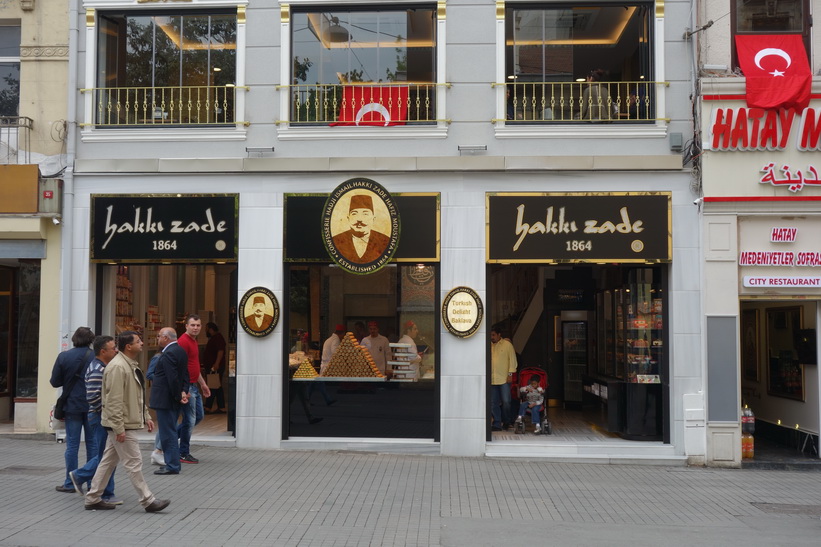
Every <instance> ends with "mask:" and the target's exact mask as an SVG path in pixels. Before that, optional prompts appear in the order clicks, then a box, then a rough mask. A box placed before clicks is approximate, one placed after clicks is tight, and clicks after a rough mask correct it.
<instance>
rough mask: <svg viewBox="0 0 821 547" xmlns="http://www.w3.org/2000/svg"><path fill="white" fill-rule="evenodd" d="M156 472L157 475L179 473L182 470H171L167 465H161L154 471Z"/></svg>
mask: <svg viewBox="0 0 821 547" xmlns="http://www.w3.org/2000/svg"><path fill="white" fill-rule="evenodd" d="M154 474H155V475H179V474H180V472H179V471H171V470H170V469H168V468H167V467H165V466H163V467H160V468H159V469H157V470H156V471H154Z"/></svg>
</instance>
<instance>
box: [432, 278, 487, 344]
mask: <svg viewBox="0 0 821 547" xmlns="http://www.w3.org/2000/svg"><path fill="white" fill-rule="evenodd" d="M484 314H485V312H484V307H483V306H482V299H481V298H479V295H478V294H477V293H476V291H474V290H473V289H471V288H469V287H455V288H454V289H451V291H450V292H449V293H448V295H447V296H446V297H445V300H444V301H443V302H442V322H443V323H444V324H445V328H447V329H448V332H449V333H451V334H453V335H455V336H458V337H460V338H467V337H468V336H472V335H473V334H474V333H475V332H476V331H477V330H479V326H480V325H481V324H482V318H483V317H484Z"/></svg>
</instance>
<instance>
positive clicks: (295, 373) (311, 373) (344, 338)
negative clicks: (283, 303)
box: [287, 264, 438, 438]
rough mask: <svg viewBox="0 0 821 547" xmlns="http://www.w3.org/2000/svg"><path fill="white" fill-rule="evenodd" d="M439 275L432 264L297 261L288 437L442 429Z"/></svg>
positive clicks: (427, 434) (431, 433) (423, 433)
mask: <svg viewBox="0 0 821 547" xmlns="http://www.w3.org/2000/svg"><path fill="white" fill-rule="evenodd" d="M436 275H437V269H436V266H433V265H416V264H413V265H390V266H387V267H385V268H383V269H382V270H380V271H378V272H376V273H373V274H370V275H364V276H362V275H354V274H349V273H346V272H344V271H342V270H341V269H340V268H331V267H329V266H320V265H311V266H305V265H293V266H291V268H290V272H289V277H288V278H289V285H290V287H289V298H290V305H289V307H288V309H289V316H288V324H287V328H288V332H289V335H290V339H289V342H288V344H289V348H290V352H291V356H290V359H289V361H290V364H289V371H288V372H289V375H290V377H291V381H290V382H289V384H288V390H289V393H288V401H289V414H290V416H289V429H288V435H289V436H307V437H323V436H334V437H384V438H434V437H436V435H437V430H438V426H437V423H436V414H437V411H436V409H437V408H438V404H437V402H436V389H435V382H436V348H435V347H434V344H433V343H432V341H433V340H434V339H435V336H434V334H435V333H436V331H437V328H438V323H437V322H438V315H437V313H436V290H435V288H436ZM337 324H341V325H342V326H343V329H344V331H345V332H343V333H340V334H341V336H340V337H337V334H336V333H335V332H334V331H335V326H336V325H337ZM383 337H384V339H383ZM385 339H386V340H385ZM337 340H339V342H338V346H337V349H335V350H334V351H332V350H331V347H332V345H331V344H332V342H333V343H334V344H336V341H337ZM391 344H393V345H391ZM362 347H369V348H370V349H369V350H368V355H369V356H370V357H371V358H372V359H373V363H374V364H373V366H375V367H376V368H377V369H378V370H380V372H382V371H384V372H383V374H382V377H380V376H377V375H375V374H373V369H372V368H370V365H369V364H368V361H367V356H366V355H365V354H364V352H363V350H362ZM326 352H327V353H326ZM320 371H324V376H321V377H316V376H315V375H316V374H317V373H318V372H320ZM387 407H390V409H391V410H390V412H389V416H386V415H385V412H384V409H385V408H387ZM318 420H321V421H322V422H323V426H322V427H321V428H317V427H314V424H316V423H318V422H317V421H318Z"/></svg>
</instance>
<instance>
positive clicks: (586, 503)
mask: <svg viewBox="0 0 821 547" xmlns="http://www.w3.org/2000/svg"><path fill="white" fill-rule="evenodd" d="M142 448H143V456H144V458H143V461H144V463H145V465H144V467H143V470H144V472H145V476H146V480H147V482H148V484H149V486H150V487H151V489H152V490H153V492H154V493H155V495H157V496H158V497H160V498H170V499H171V505H170V506H169V507H168V509H166V510H165V511H163V512H162V513H157V514H148V513H145V512H144V511H143V509H142V508H141V507H140V505H139V504H138V503H137V496H136V493H135V491H134V489H133V487H132V486H131V484H130V482H129V481H128V479H127V477H126V475H125V473H124V472H123V470H122V468H121V467H120V468H118V470H117V475H116V481H117V486H116V493H117V495H118V496H119V497H121V498H123V500H124V501H125V503H124V505H121V506H119V507H118V508H117V509H115V510H114V511H85V510H84V507H83V500H82V498H81V497H80V496H79V495H77V494H62V493H58V492H55V491H54V487H55V486H57V485H58V484H60V483H61V481H62V479H63V476H64V470H63V451H64V445H62V444H57V443H55V442H53V441H45V440H32V439H20V438H0V545H81V546H92V545H107V546H111V545H118V546H119V545H177V544H182V545H197V544H207V545H212V546H213V545H273V546H280V545H281V546H312V547H313V546H322V547H325V546H357V547H358V546H363V545H374V546H377V545H378V546H382V545H397V546H405V545H409V546H468V545H469V546H485V545H487V546H496V545H499V546H501V545H505V546H507V545H511V546H513V545H516V546H519V545H521V546H525V545H562V546H564V545H608V546H610V545H613V546H635V545H654V546H657V545H665V546H666V545H673V546H677V545H681V546H685V545H686V546H693V545H744V546H758V545H762V546H763V545H766V546H772V545H779V546H781V545H813V546H817V545H819V544H821V520H819V517H821V473H817V472H795V471H767V470H733V469H727V470H724V469H705V468H684V467H657V466H640V465H633V466H630V465H596V464H572V463H550V462H545V461H534V460H520V459H489V458H452V457H441V456H419V455H408V456H405V455H396V454H376V453H366V452H352V451H344V452H343V451H316V452H312V451H311V452H309V451H284V450H245V449H238V448H217V447H205V446H197V447H195V448H196V451H195V452H194V454H195V455H196V457H198V458H199V459H200V462H201V463H200V464H198V465H186V464H183V473H182V474H181V475H177V476H156V475H153V474H152V473H153V470H154V469H156V467H155V466H151V465H150V460H149V456H150V447H149V445H147V444H146V445H143V447H142ZM82 459H83V456H82V455H81V460H82Z"/></svg>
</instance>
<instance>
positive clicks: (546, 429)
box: [512, 367, 553, 435]
mask: <svg viewBox="0 0 821 547" xmlns="http://www.w3.org/2000/svg"><path fill="white" fill-rule="evenodd" d="M532 376H537V377H538V378H539V387H541V388H542V389H544V393H545V401H544V403H543V404H542V423H541V426H542V427H541V433H542V434H543V435H552V434H553V424H551V423H550V420H548V419H547V386H548V385H550V384H548V383H547V372H545V371H544V370H542V369H541V368H539V367H527V368H524V369H522V370H521V371H519V375H518V378H519V384H521V386H525V385H527V383H528V382H530V378H531V377H532ZM519 384H514V385H513V386H512V387H513V388H514V389H515V390H516V397H515V399H514V400H520V392H519V387H521V386H520V385H519ZM525 414H530V410H529V409H528V410H527V411H525ZM531 421H532V414H531ZM533 425H536V424H533ZM515 432H516V433H519V434H521V433H524V432H525V423H524V420H522V421H520V422H516V425H515Z"/></svg>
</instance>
